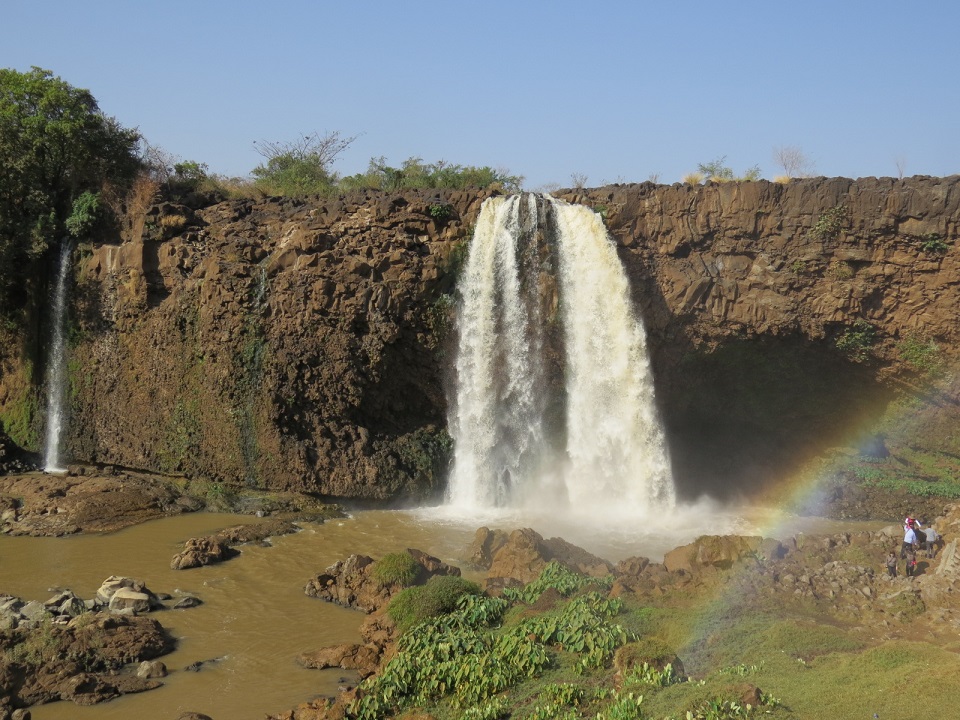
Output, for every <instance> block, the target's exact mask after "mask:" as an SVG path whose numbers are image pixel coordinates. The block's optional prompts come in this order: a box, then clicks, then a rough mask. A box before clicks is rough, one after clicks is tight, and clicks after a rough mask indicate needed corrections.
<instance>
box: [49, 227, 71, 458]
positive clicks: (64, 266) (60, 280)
mask: <svg viewBox="0 0 960 720" xmlns="http://www.w3.org/2000/svg"><path fill="white" fill-rule="evenodd" d="M72 251H73V248H72V247H71V244H70V242H69V241H66V240H64V242H63V245H62V247H61V248H60V263H59V265H58V267H57V283H56V285H55V287H54V291H53V322H52V332H51V337H50V353H49V355H48V357H47V433H46V438H45V442H44V448H43V469H44V470H45V471H46V472H64V470H65V468H63V467H61V466H60V462H61V458H60V445H61V439H62V435H63V430H64V427H65V426H66V407H65V405H66V384H67V343H66V337H65V329H66V313H67V283H68V281H69V279H70V258H71V254H72Z"/></svg>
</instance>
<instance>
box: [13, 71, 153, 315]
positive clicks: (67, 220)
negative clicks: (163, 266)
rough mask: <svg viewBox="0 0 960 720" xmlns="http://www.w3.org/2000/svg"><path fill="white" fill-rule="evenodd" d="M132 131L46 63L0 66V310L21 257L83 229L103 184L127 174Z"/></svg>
mask: <svg viewBox="0 0 960 720" xmlns="http://www.w3.org/2000/svg"><path fill="white" fill-rule="evenodd" d="M139 138H140V135H139V133H138V132H137V131H136V130H130V129H126V128H123V127H121V126H120V124H119V123H118V122H117V121H116V120H115V119H113V118H110V117H107V116H106V115H104V114H103V113H102V112H101V111H100V108H99V107H98V106H97V101H96V100H95V99H94V97H93V95H91V94H90V91H88V90H83V89H80V88H75V87H73V86H71V85H70V84H68V83H66V82H64V81H63V80H61V79H60V78H59V77H55V76H54V75H53V73H51V72H50V71H49V70H43V69H41V68H37V67H34V68H32V69H31V70H30V71H29V72H25V73H21V72H17V71H16V70H11V69H7V68H0V313H3V314H7V313H9V312H10V311H11V310H12V309H13V306H15V305H17V304H18V302H17V298H16V297H14V296H15V295H16V280H17V278H19V277H21V276H22V274H23V265H24V263H25V262H28V261H30V260H32V259H35V258H37V257H39V256H41V255H42V254H43V253H44V252H45V251H46V250H47V248H48V247H50V246H52V245H56V244H57V243H58V242H59V241H60V239H61V238H63V237H64V236H65V235H67V234H74V235H78V234H80V233H81V232H82V231H83V230H84V229H86V228H88V227H89V226H90V219H91V213H92V212H93V211H94V210H95V208H96V207H97V204H98V203H97V199H98V193H99V192H100V191H101V189H102V187H103V186H104V184H105V183H108V182H109V183H113V184H116V185H122V184H124V183H126V182H127V181H129V180H131V179H132V178H133V176H134V174H135V173H136V171H137V169H138V167H139V165H140V162H139V160H138V157H137V152H136V150H137V141H138V140H139Z"/></svg>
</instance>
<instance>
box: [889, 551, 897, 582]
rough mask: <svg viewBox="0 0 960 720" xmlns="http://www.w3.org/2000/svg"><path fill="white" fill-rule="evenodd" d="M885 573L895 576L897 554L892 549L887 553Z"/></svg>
mask: <svg viewBox="0 0 960 720" xmlns="http://www.w3.org/2000/svg"><path fill="white" fill-rule="evenodd" d="M887 574H888V575H889V576H890V577H892V578H895V577H896V576H897V554H896V553H895V552H894V551H893V550H891V551H890V553H889V554H888V555H887Z"/></svg>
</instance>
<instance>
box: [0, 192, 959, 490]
mask: <svg viewBox="0 0 960 720" xmlns="http://www.w3.org/2000/svg"><path fill="white" fill-rule="evenodd" d="M489 194H490V192H489V191H484V192H476V193H469V192H462V191H405V192H402V193H396V194H392V193H374V192H367V193H359V194H356V195H348V196H343V197H340V198H333V199H330V198H315V199H308V200H303V201H300V200H296V201H295V200H290V199H276V198H273V199H270V198H266V199H263V200H259V201H254V200H242V201H241V200H237V201H225V202H219V203H216V204H206V205H204V204H203V203H187V204H175V203H164V204H161V205H159V206H157V207H155V208H154V209H153V210H152V211H151V214H150V215H148V216H147V217H146V218H145V221H144V223H143V224H142V227H136V228H134V230H133V231H131V232H127V233H125V237H123V238H122V239H117V240H116V241H115V242H109V243H103V244H98V245H93V246H83V247H81V248H79V250H78V251H77V253H76V255H75V258H76V265H75V272H74V282H73V287H72V289H71V296H70V297H71V303H70V304H71V310H70V317H69V328H70V338H71V347H70V363H69V379H70V388H69V393H68V394H69V397H70V421H69V432H68V437H67V442H66V454H67V455H68V456H69V457H70V458H72V459H73V460H75V461H78V462H81V461H82V462H91V463H99V464H104V465H117V466H123V467H127V468H137V469H144V470H152V471H157V472H164V473H170V474H184V475H188V476H199V477H205V478H208V479H210V480H213V481H216V482H223V483H229V484H235V485H245V486H247V487H251V488H252V487H256V488H270V489H278V490H281V489H282V490H295V491H306V492H311V493H315V494H318V495H324V496H329V497H335V498H354V499H369V500H381V501H382V500H391V499H422V498H425V497H429V496H435V495H436V494H437V493H439V492H441V491H442V485H443V482H444V479H445V472H446V468H447V462H448V459H449V454H450V450H451V448H450V439H449V436H448V435H447V433H446V431H445V425H446V413H447V404H448V401H447V390H448V388H449V383H450V382H451V380H452V379H451V373H452V358H453V353H454V340H455V338H454V326H455V314H456V301H455V298H456V294H455V293H456V277H457V271H458V268H459V267H460V266H461V265H462V262H463V258H464V255H465V252H466V249H467V247H468V243H469V237H470V232H471V225H472V223H473V222H474V221H475V220H476V218H477V215H478V213H479V210H480V205H481V203H482V201H483V200H484V199H485V198H486V197H488V196H489ZM557 196H558V197H560V198H562V199H564V200H567V201H570V202H577V203H583V204H586V205H589V206H591V207H593V208H594V209H595V210H596V211H597V212H599V213H600V214H601V215H603V217H604V218H605V221H606V224H607V227H608V228H609V231H610V234H611V236H612V237H613V239H614V240H615V242H616V244H617V249H618V252H619V255H620V257H621V259H622V261H623V263H624V266H625V267H626V269H627V273H628V275H629V277H630V280H631V287H632V290H633V295H634V302H635V307H636V309H637V312H638V314H639V315H640V316H641V317H642V318H643V321H644V323H645V325H646V328H647V334H648V338H649V344H650V347H651V352H652V355H653V363H654V370H655V374H656V377H657V382H658V390H657V393H658V402H659V404H660V408H661V413H662V415H663V418H664V421H665V424H666V427H667V434H668V437H669V440H670V446H671V453H672V456H673V461H674V467H675V473H676V475H677V481H678V485H679V488H680V491H681V493H682V494H686V495H688V496H689V495H694V494H696V493H698V492H701V491H705V490H706V491H713V492H715V493H716V494H721V493H722V492H729V491H730V489H731V488H734V489H741V490H744V491H748V492H749V491H751V490H754V489H756V488H758V487H761V486H763V485H764V484H766V483H768V482H770V481H771V480H773V479H776V477H779V476H783V475H784V474H786V473H788V472H789V471H790V470H791V469H792V468H794V467H795V466H796V465H797V464H798V463H800V462H802V461H803V460H804V459H806V458H809V457H810V456H811V455H814V454H816V453H818V452H821V451H823V450H824V449H826V448H828V447H832V446H836V445H838V444H843V443H855V442H857V440H858V438H857V437H856V436H855V435H856V432H855V431H856V430H857V429H858V428H861V427H862V426H863V425H864V419H865V418H866V419H867V420H869V418H871V417H873V416H877V415H879V413H880V412H881V411H882V409H883V408H884V407H885V406H886V404H887V403H888V402H889V401H890V400H891V398H892V397H893V395H894V393H896V392H902V391H903V390H904V389H905V388H906V389H907V390H908V391H909V390H910V389H911V388H914V389H916V388H917V387H918V386H917V384H916V377H917V374H918V368H917V367H916V364H917V363H916V357H915V355H911V353H910V351H909V350H910V348H914V349H916V348H920V349H923V348H927V349H929V348H935V350H936V353H937V362H938V363H940V364H941V365H947V366H949V365H950V363H951V362H952V360H953V359H954V358H955V357H956V355H957V353H958V350H960V324H958V323H957V307H960V249H958V248H957V242H956V241H957V237H958V234H960V227H958V225H960V178H958V177H950V178H927V177H915V178H909V179H904V180H898V179H892V178H879V179H878V178H868V179H860V180H849V179H843V178H832V179H827V178H814V179H805V180H795V181H792V182H790V183H788V184H776V183H769V182H765V181H758V182H724V183H707V184H706V185H701V186H690V185H680V184H676V185H672V186H664V185H655V184H652V183H643V184H639V185H614V186H607V187H603V188H597V189H583V190H580V189H576V190H565V191H561V192H559V193H557ZM43 313H44V311H43V309H42V308H37V310H36V312H35V316H36V317H37V318H38V321H37V322H36V323H34V325H33V327H34V328H35V330H34V331H31V332H30V333H27V336H24V335H23V334H15V333H13V332H12V331H9V330H5V331H4V332H5V333H6V335H5V338H4V342H3V346H2V349H0V419H2V421H3V427H4V428H5V429H6V432H7V434H8V435H9V436H10V437H11V438H12V440H13V441H15V442H16V443H17V444H19V445H20V446H23V447H26V449H28V450H37V449H39V448H38V447H37V446H38V444H39V438H40V437H42V433H40V428H41V427H42V423H43V418H42V411H41V408H42V403H41V402H40V398H41V397H42V390H41V387H40V386H41V385H42V378H43V365H44V362H45V358H44V348H43V337H44V335H43V330H42V328H43V327H44V326H45V324H46V323H47V322H48V319H47V318H45V317H44V315H43ZM36 328H39V329H36ZM31 333H32V334H31ZM955 395H956V393H955V392H953V393H951V392H950V391H947V392H946V395H944V398H945V400H944V402H943V403H942V406H943V410H942V411H943V413H947V415H946V416H944V417H946V418H947V419H948V420H950V421H951V422H952V421H954V420H956V418H955V417H954V415H955V414H956V410H954V409H953V408H954V407H955V405H954V404H952V403H951V402H949V400H950V398H951V397H954V396H955ZM954 399H955V398H954ZM942 420H943V418H941V420H938V422H940V421H942ZM4 447H7V448H9V447H11V443H10V442H9V441H4V440H2V439H0V448H4ZM0 452H6V450H0ZM705 478H709V480H705Z"/></svg>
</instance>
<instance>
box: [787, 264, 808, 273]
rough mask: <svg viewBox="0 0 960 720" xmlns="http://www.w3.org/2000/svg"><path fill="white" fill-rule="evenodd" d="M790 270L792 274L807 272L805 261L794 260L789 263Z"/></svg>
mask: <svg viewBox="0 0 960 720" xmlns="http://www.w3.org/2000/svg"><path fill="white" fill-rule="evenodd" d="M790 272H792V273H793V274H794V275H804V274H806V272H807V263H806V262H805V261H803V260H794V261H793V262H792V263H791V264H790Z"/></svg>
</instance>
